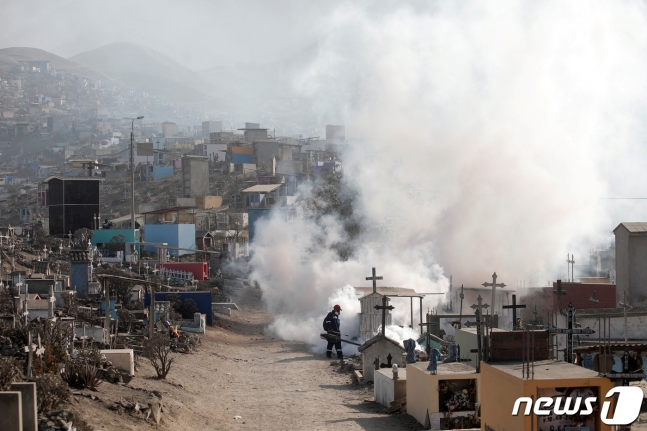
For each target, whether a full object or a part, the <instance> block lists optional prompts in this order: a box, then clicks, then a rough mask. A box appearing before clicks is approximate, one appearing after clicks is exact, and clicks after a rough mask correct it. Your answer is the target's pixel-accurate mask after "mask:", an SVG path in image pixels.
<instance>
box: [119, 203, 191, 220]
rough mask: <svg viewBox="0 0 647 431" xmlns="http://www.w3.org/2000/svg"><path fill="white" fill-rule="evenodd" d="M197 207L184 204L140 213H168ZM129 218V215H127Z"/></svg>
mask: <svg viewBox="0 0 647 431" xmlns="http://www.w3.org/2000/svg"><path fill="white" fill-rule="evenodd" d="M196 208H198V207H195V206H193V207H190V206H185V207H173V208H163V209H161V210H155V211H149V212H145V213H141V214H140V215H147V214H168V213H174V212H178V211H188V210H193V209H196ZM128 218H130V216H128Z"/></svg>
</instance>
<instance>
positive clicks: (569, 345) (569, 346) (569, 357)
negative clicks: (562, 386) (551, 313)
mask: <svg viewBox="0 0 647 431" xmlns="http://www.w3.org/2000/svg"><path fill="white" fill-rule="evenodd" d="M566 312H567V313H568V317H567V319H568V329H564V328H550V332H551V334H566V335H567V342H566V355H565V357H566V358H565V359H566V362H568V363H571V364H572V363H573V334H577V335H579V334H587V335H590V334H595V331H594V330H592V329H590V328H588V327H587V328H582V329H574V328H573V326H575V308H574V307H573V304H572V303H569V304H568V308H566Z"/></svg>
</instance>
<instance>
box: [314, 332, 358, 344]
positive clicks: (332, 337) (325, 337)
mask: <svg viewBox="0 0 647 431" xmlns="http://www.w3.org/2000/svg"><path fill="white" fill-rule="evenodd" d="M320 337H321V339H322V340H327V341H331V342H333V343H336V342H337V341H341V342H343V343H348V344H353V345H355V346H361V344H359V343H355V342H354V341H348V340H344V339H343V338H341V337H339V336H337V335H334V334H328V333H323V334H321V335H320Z"/></svg>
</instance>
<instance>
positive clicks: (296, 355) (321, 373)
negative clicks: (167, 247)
mask: <svg viewBox="0 0 647 431" xmlns="http://www.w3.org/2000/svg"><path fill="white" fill-rule="evenodd" d="M234 299H235V300H236V302H237V304H238V305H239V306H240V307H241V308H242V310H240V311H235V312H234V313H233V315H232V316H231V317H227V316H219V321H220V322H221V323H220V324H222V325H223V326H222V327H220V326H214V327H209V328H208V329H207V334H206V335H204V336H202V345H201V346H200V347H199V350H198V352H197V353H195V354H190V355H176V362H175V363H174V364H173V366H172V369H171V372H170V374H169V376H168V378H167V381H160V380H157V379H155V378H153V376H154V375H155V373H154V371H153V368H152V367H151V366H150V364H148V362H147V361H146V360H145V359H143V358H141V359H140V360H139V365H138V368H137V371H136V373H135V374H136V376H135V377H134V378H133V379H132V381H130V382H129V383H128V384H127V385H112V384H110V383H103V384H102V385H101V386H100V387H99V392H97V393H93V394H94V395H95V396H97V397H98V399H97V400H92V399H91V398H87V397H85V396H80V395H77V396H75V397H74V398H75V403H76V408H75V412H77V414H80V415H81V416H82V417H83V418H84V419H85V420H86V421H87V422H88V423H89V424H91V425H93V427H94V429H96V430H106V431H107V430H140V429H149V428H156V429H161V430H236V429H241V430H243V429H264V430H285V429H292V430H328V429H335V430H410V429H416V430H418V429H422V427H421V426H420V425H419V424H418V423H417V422H416V421H415V419H413V418H412V417H410V416H408V415H407V414H398V415H387V414H385V413H383V411H384V408H382V407H381V406H379V405H378V404H376V403H373V402H368V403H367V402H365V400H372V399H373V387H372V386H369V387H364V386H358V385H356V384H354V383H353V381H352V379H351V375H350V374H348V373H343V372H341V371H340V369H339V366H331V365H330V364H331V360H329V359H327V358H325V356H323V355H315V354H312V353H310V352H309V349H308V348H307V347H306V346H304V345H303V344H302V343H296V342H287V341H282V340H276V339H274V338H272V337H271V336H267V335H265V333H264V328H265V326H266V325H267V324H268V323H269V322H271V321H272V316H270V315H268V314H266V313H265V312H264V311H263V309H262V308H261V305H260V292H253V291H249V290H247V291H243V292H241V296H239V297H238V298H234ZM322 342H323V340H322ZM153 391H155V392H153ZM82 392H83V393H90V392H88V391H82ZM159 395H161V396H162V403H163V405H164V408H165V411H164V413H163V415H162V422H161V423H160V424H159V425H155V424H154V422H152V421H151V420H150V419H149V420H145V419H143V418H141V417H137V415H135V414H132V413H128V412H127V411H122V412H120V411H113V410H110V409H109V407H110V406H111V405H113V404H114V402H116V401H119V400H122V399H123V400H125V401H129V402H135V401H137V402H139V403H140V404H142V405H147V404H148V402H150V401H151V400H157V399H159ZM237 416H239V417H240V418H239V419H236V417H237Z"/></svg>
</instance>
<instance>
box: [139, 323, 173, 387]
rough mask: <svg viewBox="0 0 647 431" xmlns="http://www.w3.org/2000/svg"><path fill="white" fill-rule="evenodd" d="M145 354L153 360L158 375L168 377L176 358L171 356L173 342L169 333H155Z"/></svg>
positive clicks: (163, 377) (152, 363) (145, 349)
mask: <svg viewBox="0 0 647 431" xmlns="http://www.w3.org/2000/svg"><path fill="white" fill-rule="evenodd" d="M144 356H145V357H147V358H148V360H149V361H151V365H152V366H153V368H155V372H156V373H157V377H159V378H162V379H166V376H167V375H168V373H169V371H170V370H171V364H172V363H173V359H174V358H172V357H171V342H170V339H169V336H168V334H166V333H156V334H155V335H153V338H152V339H149V340H148V345H147V346H146V347H145V348H144Z"/></svg>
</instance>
